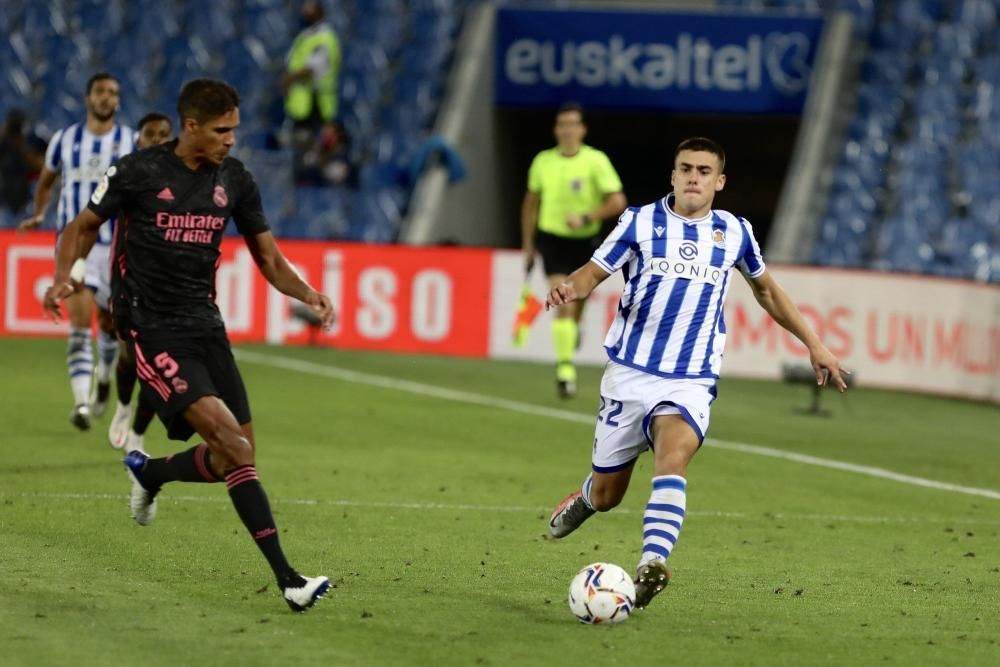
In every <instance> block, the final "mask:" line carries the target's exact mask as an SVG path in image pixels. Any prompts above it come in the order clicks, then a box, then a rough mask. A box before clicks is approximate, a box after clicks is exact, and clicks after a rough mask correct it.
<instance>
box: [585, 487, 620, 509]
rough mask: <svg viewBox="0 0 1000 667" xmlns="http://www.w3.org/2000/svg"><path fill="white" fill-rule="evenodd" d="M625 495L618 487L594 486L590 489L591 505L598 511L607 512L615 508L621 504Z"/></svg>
mask: <svg viewBox="0 0 1000 667" xmlns="http://www.w3.org/2000/svg"><path fill="white" fill-rule="evenodd" d="M624 497H625V493H624V492H619V491H618V489H614V488H605V489H598V488H592V489H591V490H590V505H591V507H593V508H594V509H595V510H597V511H598V512H607V511H609V510H613V509H614V508H616V507H618V505H620V504H621V502H622V498H624Z"/></svg>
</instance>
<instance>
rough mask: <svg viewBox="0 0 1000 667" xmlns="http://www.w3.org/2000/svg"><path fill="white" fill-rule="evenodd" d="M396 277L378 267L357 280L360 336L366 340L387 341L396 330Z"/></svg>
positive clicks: (383, 268)
mask: <svg viewBox="0 0 1000 667" xmlns="http://www.w3.org/2000/svg"><path fill="white" fill-rule="evenodd" d="M396 291H397V281H396V274H395V273H393V272H392V270H391V269H388V268H385V267H381V266H377V267H372V268H368V269H365V270H364V271H362V272H361V275H360V276H359V278H358V301H359V303H358V314H357V327H358V333H359V334H361V335H362V336H364V337H365V338H370V339H373V340H381V339H383V338H388V337H389V336H391V335H392V333H393V331H395V329H396V306H395V305H394V304H393V297H394V296H396Z"/></svg>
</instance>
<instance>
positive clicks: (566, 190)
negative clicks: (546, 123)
mask: <svg viewBox="0 0 1000 667" xmlns="http://www.w3.org/2000/svg"><path fill="white" fill-rule="evenodd" d="M553 133H554V134H555V138H556V144H557V145H556V146H555V147H554V148H549V149H547V150H544V151H542V152H541V153H539V154H538V155H536V156H535V159H534V160H533V161H532V163H531V168H530V169H529V170H528V190H527V192H526V193H525V194H524V201H523V203H522V204H521V238H522V241H521V243H522V246H521V247H522V249H523V251H524V262H525V269H526V270H527V271H528V272H530V271H531V267H532V266H533V265H534V262H535V254H536V253H537V254H540V255H541V256H542V264H543V265H544V268H545V275H546V276H547V277H548V280H549V287H550V288H553V287H555V286H556V285H559V284H561V283H563V282H565V281H566V276H567V275H569V274H570V273H572V272H573V270H574V269H575V268H576V267H577V266H579V265H581V264H585V263H586V262H587V260H589V259H590V256H591V255H592V254H593V252H594V250H596V249H597V245H598V244H599V242H600V240H601V238H600V234H601V226H602V225H601V223H602V222H603V221H604V220H606V219H610V218H617V217H618V216H619V215H621V212H622V211H624V210H625V206H626V203H627V202H626V201H625V194H624V193H623V192H622V182H621V179H620V178H618V173H617V172H616V171H615V168H614V167H613V166H612V165H611V160H609V159H608V156H607V155H605V154H604V152H603V151H599V150H597V149H596V148H592V147H591V146H588V145H587V144H585V143H583V139H584V137H585V136H586V135H587V126H586V125H585V124H584V122H583V108H582V107H581V106H580V105H579V104H576V103H575V102H567V103H565V104H563V105H562V106H560V107H559V109H558V110H557V111H556V122H555V127H554V128H553ZM582 314H583V301H575V302H573V303H567V304H564V305H560V306H559V307H558V308H557V309H556V314H555V318H554V319H553V321H552V345H553V347H554V348H555V353H556V386H557V388H558V392H559V396H561V397H562V398H570V397H572V396H574V395H576V366H575V365H574V357H575V356H576V347H577V343H578V342H579V335H580V334H579V322H580V317H581V315H582Z"/></svg>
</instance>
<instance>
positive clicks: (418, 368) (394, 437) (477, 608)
mask: <svg viewBox="0 0 1000 667" xmlns="http://www.w3.org/2000/svg"><path fill="white" fill-rule="evenodd" d="M64 347H65V342H64V341H58V340H47V341H37V340H36V341H26V340H12V339H5V340H0V355H2V358H3V359H4V361H3V372H2V373H0V391H2V408H0V411H2V413H3V419H2V424H3V445H2V448H0V663H2V664H3V665H5V666H8V667H13V666H15V665H25V666H28V665H31V666H38V665H67V664H71V665H78V666H90V665H144V666H155V665H170V666H175V665H246V666H250V665H278V664H295V665H373V666H375V665H377V666H392V665H434V666H436V667H439V666H445V665H494V666H499V665H519V666H520V665H539V666H542V665H545V666H553V665H556V666H562V665H567V666H573V667H575V666H577V665H595V664H607V665H629V666H638V665H654V664H657V665H665V664H683V665H820V664H830V665H876V664H878V665H886V664H889V665H930V664H934V665H947V664H951V665H963V666H968V665H995V664H1000V498H998V497H997V492H998V491H1000V436H998V434H1000V410H998V409H997V407H996V406H989V405H983V404H975V403H969V402H962V401H955V400H946V399H939V398H931V397H922V396H913V395H906V394H898V393H889V392H881V391H875V390H869V389H865V388H864V387H863V386H862V387H859V388H857V389H855V390H852V392H851V393H849V394H848V395H847V396H846V397H840V396H838V395H836V394H835V393H834V392H829V393H828V394H826V395H825V396H824V404H825V406H827V407H829V408H830V409H831V411H832V413H833V416H832V417H831V418H820V417H811V416H805V415H801V414H797V413H796V412H794V408H795V407H796V406H800V405H805V404H807V403H808V390H807V389H806V388H804V387H800V386H799V387H797V386H788V385H782V384H775V383H766V382H751V381H743V380H725V379H724V380H723V381H722V382H721V384H720V397H719V400H718V402H717V403H716V404H715V406H714V411H713V419H712V428H711V431H710V434H709V442H708V444H707V445H706V446H705V447H704V448H703V451H701V452H700V453H699V454H698V456H697V457H696V458H695V460H694V463H693V464H692V467H691V469H690V471H689V489H688V508H689V515H688V518H687V520H686V522H685V524H684V530H683V533H682V535H681V538H680V540H679V542H678V545H677V549H676V550H675V552H674V554H673V556H672V557H671V565H672V567H673V569H674V575H675V577H674V581H673V583H671V585H670V587H669V588H668V589H667V590H666V591H665V592H664V593H663V594H662V595H661V596H660V597H658V598H657V599H656V600H655V602H654V603H653V605H651V606H650V607H649V609H647V610H645V611H644V612H641V613H637V614H636V615H635V617H634V618H632V619H630V620H629V621H627V622H626V623H624V624H622V625H620V626H615V627H611V628H601V627H589V626H583V625H580V624H578V623H577V622H576V621H575V620H574V619H573V617H572V616H571V615H570V613H569V611H568V609H567V607H566V601H565V597H566V588H567V585H568V583H569V580H570V578H571V577H572V575H573V574H574V573H575V572H576V570H577V569H579V568H580V567H581V566H583V565H586V564H587V563H589V562H592V561H595V560H603V561H609V562H613V563H617V564H619V565H622V566H623V567H625V568H626V569H629V570H631V569H632V568H634V566H635V561H636V560H637V558H638V554H639V550H640V543H641V527H640V522H641V513H642V509H643V507H644V505H645V502H646V499H647V497H648V489H649V485H648V477H649V474H650V461H649V457H648V456H645V457H643V458H642V459H640V463H639V465H638V468H637V471H636V474H635V476H634V478H633V479H634V481H633V487H632V489H631V491H630V493H629V495H628V496H627V498H626V500H625V502H624V503H623V505H622V506H621V507H620V508H618V509H616V510H614V511H613V512H611V513H609V514H604V515H598V516H596V517H594V518H593V519H591V520H590V521H588V522H587V523H586V524H585V525H584V526H583V527H582V528H581V529H580V530H579V531H578V532H576V533H574V534H573V535H571V536H569V537H568V538H566V539H565V540H562V541H554V540H550V539H548V538H547V531H546V519H547V518H548V514H549V512H550V511H551V508H552V507H553V506H554V505H555V504H556V503H557V502H558V501H559V500H560V499H561V498H562V497H563V496H564V495H565V494H567V493H568V492H570V491H571V490H573V489H574V488H575V487H576V486H577V485H578V484H579V482H580V481H581V479H582V478H583V476H584V475H585V474H586V472H587V470H588V466H589V453H590V444H591V438H592V417H593V413H594V410H595V409H596V407H597V404H598V400H597V386H598V380H599V377H600V369H583V371H582V376H581V383H580V386H581V395H580V396H579V397H578V398H576V399H575V400H572V401H566V402H560V401H559V400H558V399H557V398H556V397H555V391H554V383H553V382H552V378H551V377H550V376H551V369H550V368H548V367H546V366H539V365H532V364H521V363H500V362H489V361H470V360H456V359H445V358H435V357H416V356H400V355H386V354H373V353H358V352H348V351H339V350H326V349H306V348H295V349H293V348H287V349H282V348H268V347H263V346H250V347H246V348H241V350H242V351H243V352H242V354H243V356H242V359H241V362H240V363H241V368H242V370H243V374H244V378H245V380H246V383H247V387H248V390H249V393H250V399H251V405H252V408H253V411H254V425H255V430H256V434H257V440H258V457H257V463H258V469H259V471H260V475H261V480H262V481H263V483H264V485H265V487H266V489H267V491H268V493H269V495H270V498H271V501H272V505H273V508H274V511H275V515H276V518H277V521H278V524H279V528H280V530H281V537H282V541H283V544H284V547H285V550H286V552H287V553H288V555H289V557H290V559H291V561H292V562H293V564H295V565H296V566H297V567H298V568H299V569H300V570H302V571H303V572H304V573H305V574H309V575H315V574H326V575H328V576H329V577H330V578H331V579H332V580H333V581H334V582H335V583H336V588H334V589H333V590H332V591H331V593H330V595H329V596H328V597H327V598H326V599H324V600H323V601H321V602H320V603H319V604H318V605H317V606H316V608H315V609H313V610H311V611H310V612H309V613H307V614H302V615H296V614H292V613H290V612H289V611H288V609H287V608H286V607H285V605H284V603H283V602H282V601H281V600H280V598H279V596H278V593H277V591H276V589H275V585H274V582H273V581H272V580H271V576H270V572H269V571H268V569H267V566H266V564H265V562H264V560H263V558H262V557H261V556H260V555H259V554H258V552H257V550H256V548H255V547H254V545H253V543H252V540H251V539H250V537H249V536H248V535H247V534H246V532H245V530H244V528H243V526H242V524H240V522H239V520H238V518H237V517H236V515H235V512H234V511H233V510H232V507H231V506H230V504H229V501H228V497H227V495H226V492H225V488H224V487H223V486H221V485H197V484H188V485H180V484H175V485H171V486H169V487H167V488H166V489H165V491H164V492H163V494H162V495H161V496H160V503H161V505H160V509H159V515H158V516H157V519H156V521H155V522H154V523H153V524H152V525H151V526H149V527H145V528H143V527H140V526H138V525H136V524H135V523H134V522H133V521H132V520H131V519H130V518H129V516H128V510H127V506H126V493H127V489H128V483H127V480H126V476H125V474H124V472H123V470H122V467H121V464H120V463H119V458H120V457H119V455H118V453H117V452H115V451H113V450H111V448H110V447H109V446H108V445H107V441H106V429H107V424H108V420H109V419H110V416H106V417H104V418H103V419H102V420H99V421H97V423H96V424H95V428H94V429H93V430H91V431H90V432H88V433H85V434H80V433H77V432H75V431H74V430H73V429H72V427H71V426H70V425H69V423H68V421H67V418H66V417H67V414H68V412H69V408H70V394H69V387H68V382H67V381H66V377H65V366H64ZM282 365H284V366H289V365H293V366H294V367H295V368H294V369H291V370H289V369H288V368H282ZM385 378H388V379H385ZM424 385H431V386H433V387H436V388H439V389H442V390H445V391H435V390H431V389H428V388H427V387H426V386H424ZM470 395H471V396H470ZM483 397H486V399H485V400H482V399H483ZM526 405H531V406H535V407H536V408H546V409H549V410H550V411H549V412H547V413H544V414H543V412H544V410H535V411H534V412H527V411H526ZM713 440H715V442H716V444H715V445H713ZM733 442H738V443H746V444H749V445H754V446H757V447H766V448H771V449H774V450H779V451H780V452H794V453H798V454H804V455H808V456H812V457H816V458H817V459H822V460H832V461H840V462H847V463H851V464H856V465H858V466H869V467H871V468H878V469H883V470H887V471H892V472H895V473H899V474H901V475H908V476H911V477H917V478H926V479H931V480H936V481H939V482H945V483H950V484H953V485H956V486H958V487H961V488H959V489H952V490H944V489H939V488H928V487H925V486H919V485H917V484H915V483H913V480H911V479H909V478H907V480H904V481H898V480H893V479H888V478H886V477H884V476H872V475H870V474H861V473H859V472H858V471H849V470H842V469H833V468H830V467H824V466H821V465H812V464H807V463H804V462H802V461H794V460H786V459H782V458H775V457H773V456H763V455H761V452H757V451H756V450H755V451H754V452H749V451H739V450H734V449H732V448H730V447H727V446H726V445H727V443H733ZM720 444H721V445H722V446H719V445H720ZM146 445H147V449H148V450H149V451H150V452H151V453H153V454H154V455H162V454H166V453H169V452H173V451H177V450H179V449H181V448H182V447H184V445H182V444H181V443H170V442H168V441H167V440H166V439H165V437H164V435H163V430H162V427H161V426H160V425H159V423H158V422H154V424H153V426H152V427H151V430H150V435H149V436H148V437H147V442H146ZM977 490H980V491H982V490H985V492H984V493H978V492H977ZM990 491H992V495H991V493H990ZM977 493H978V494H977Z"/></svg>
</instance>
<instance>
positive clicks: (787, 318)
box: [746, 271, 850, 393]
mask: <svg viewBox="0 0 1000 667" xmlns="http://www.w3.org/2000/svg"><path fill="white" fill-rule="evenodd" d="M746 280H747V282H748V283H750V289H751V290H753V295H754V297H755V298H756V299H757V303H759V304H760V305H761V307H762V308H763V309H764V310H766V311H767V314H768V315H770V316H771V317H772V318H773V319H774V321H775V322H777V323H778V324H780V325H781V326H782V327H784V328H785V329H787V330H788V331H789V332H790V333H791V334H792V335H794V336H795V337H796V338H798V339H799V340H800V341H802V343H803V345H805V346H806V348H807V349H808V350H809V361H810V363H811V364H812V367H813V370H814V371H816V384H818V385H821V386H822V385H825V384H826V383H827V380H832V382H833V384H834V386H836V387H837V389H839V390H840V392H841V393H843V392H844V391H846V390H847V383H846V382H845V381H844V378H843V377H842V374H844V375H850V371H848V370H847V369H846V368H841V367H840V360H838V359H837V357H836V356H835V355H834V354H833V353H832V352H830V350H829V349H827V347H826V345H824V344H823V341H821V340H820V339H819V336H817V335H816V332H815V331H813V330H812V327H810V326H809V324H808V323H807V322H806V321H805V319H804V318H803V317H802V313H801V312H799V309H798V307H797V306H796V305H795V303H794V302H793V301H792V300H791V298H789V296H788V293H787V292H785V290H784V289H782V287H781V285H779V284H778V281H777V280H775V279H774V277H773V276H772V275H771V274H770V273H768V272H767V271H764V273H762V274H761V275H759V276H757V277H756V278H747V279H746Z"/></svg>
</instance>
